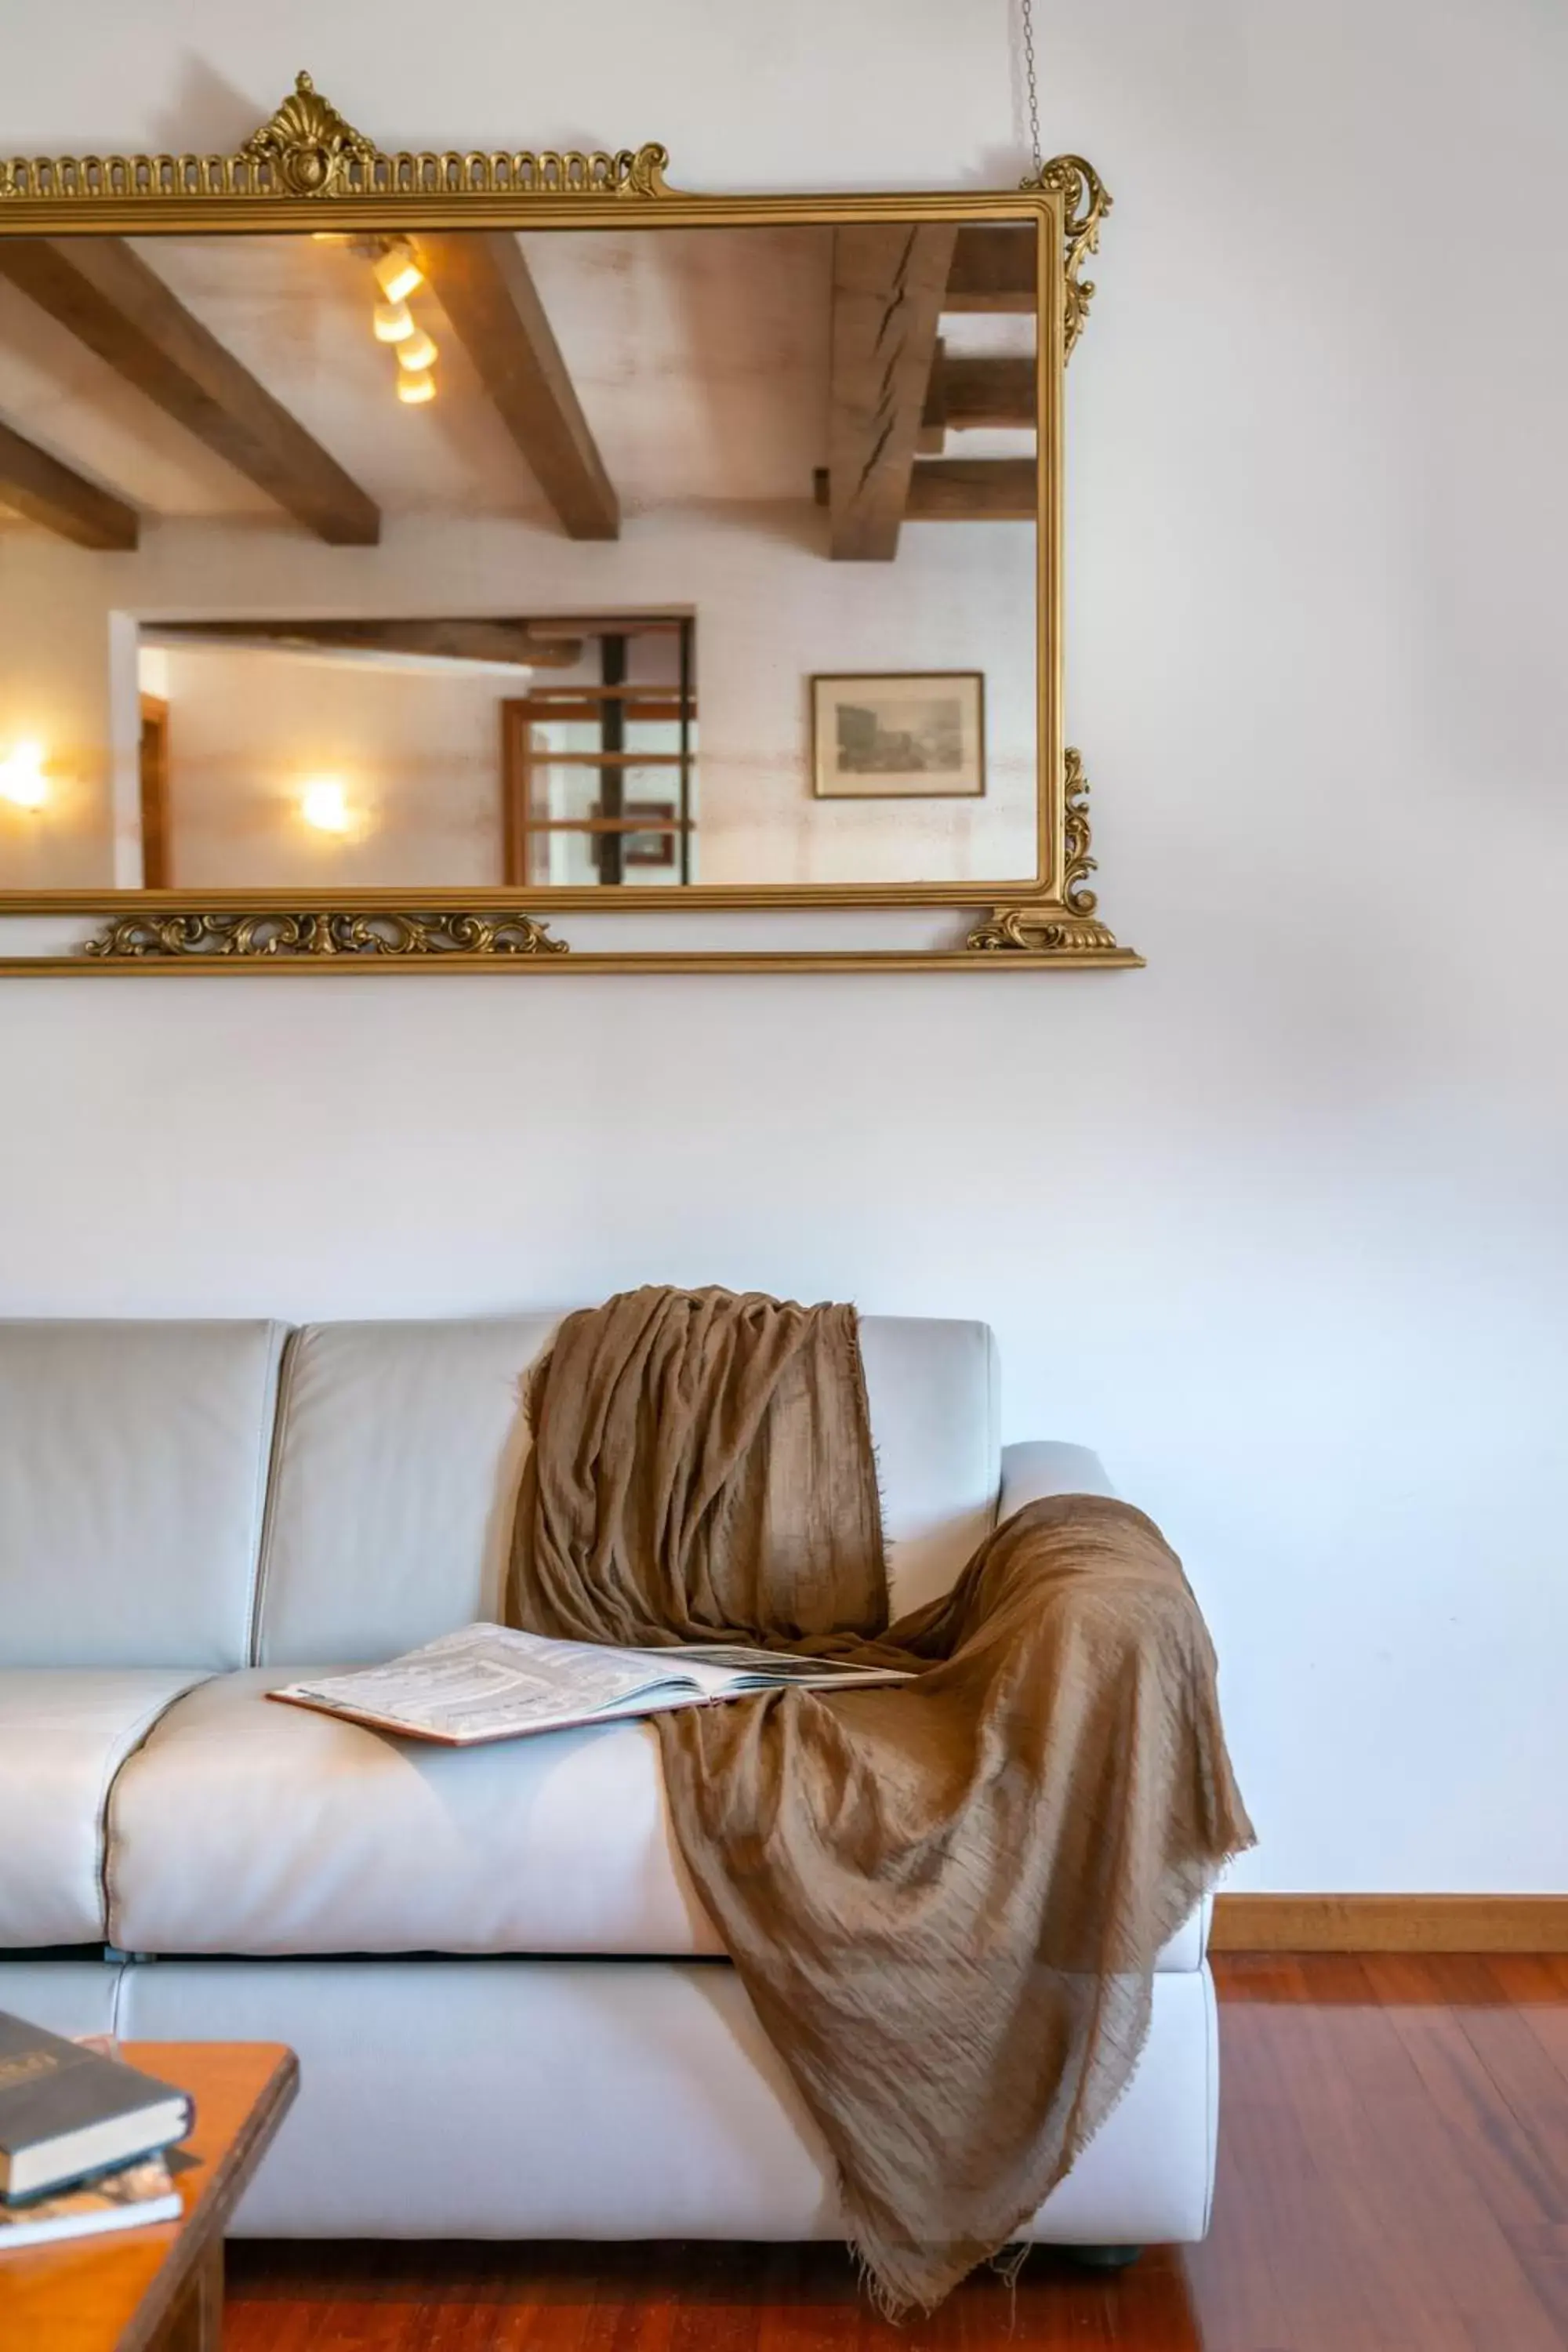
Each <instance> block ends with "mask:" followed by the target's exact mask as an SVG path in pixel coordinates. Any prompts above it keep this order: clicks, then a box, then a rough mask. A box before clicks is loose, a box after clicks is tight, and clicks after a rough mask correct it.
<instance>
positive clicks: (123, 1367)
mask: <svg viewBox="0 0 1568 2352" xmlns="http://www.w3.org/2000/svg"><path fill="white" fill-rule="evenodd" d="M283 1338H284V1327H283V1326H282V1325H281V1324H278V1323H151V1322H148V1323H143V1322H114V1323H108V1322H106V1323H77V1322H64V1321H61V1322H0V1665H5V1666H63V1665H69V1666H205V1667H212V1668H222V1667H231V1666H238V1665H243V1664H245V1662H246V1658H247V1654H248V1650H249V1643H250V1631H251V1611H252V1604H253V1601H254V1599H255V1587H256V1568H257V1559H258V1552H259V1549H260V1536H261V1524H262V1514H263V1507H264V1504H265V1499H266V1493H267V1471H268V1455H269V1453H270V1450H271V1444H272V1427H273V1413H274V1407H275V1403H276V1398H277V1383H278V1364H279V1355H280V1352H281V1349H282V1342H283Z"/></svg>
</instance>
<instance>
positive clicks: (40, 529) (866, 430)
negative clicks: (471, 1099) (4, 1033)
mask: <svg viewBox="0 0 1568 2352" xmlns="http://www.w3.org/2000/svg"><path fill="white" fill-rule="evenodd" d="M1036 276H1037V271H1036V243H1035V230H1034V228H1033V226H1030V225H1027V224H1024V223H1019V224H1012V223H1005V222H1003V223H998V222H996V221H995V220H994V219H992V220H990V221H987V222H984V223H981V222H974V223H970V224H967V225H963V224H960V225H956V226H954V225H942V224H931V223H930V222H921V223H914V222H908V221H906V222H900V221H897V220H891V221H878V222H876V223H874V224H870V225H858V226H856V225H841V226H837V227H835V226H826V225H821V226H819V225H815V224H814V225H810V226H718V227H712V228H699V229H692V228H680V229H661V228H658V227H653V226H636V227H630V226H614V225H612V226H607V227H605V228H604V229H593V230H563V231H539V230H530V231H527V232H523V233H518V234H514V233H512V232H510V231H495V230H488V229H487V230H463V231H450V232H443V233H441V234H438V235H435V234H433V235H430V236H384V237H378V236H341V235H337V234H334V233H329V234H326V235H315V236H312V235H304V234H301V235H298V236H272V235H265V236H226V235H225V236H147V237H135V238H129V239H127V238H118V237H101V236H89V237H69V238H58V239H46V238H39V237H0V893H3V892H5V891H7V890H10V891H29V892H32V891H40V890H51V889H58V890H62V891H66V890H81V889H84V888H91V889H95V890H96V889H100V888H101V889H104V890H105V891H113V890H117V889H126V890H131V889H136V888H139V887H164V888H174V889H180V890H186V889H188V890H193V891H197V890H207V889H220V888H221V889H257V890H261V889H267V888H270V887H274V886H277V887H286V888H300V887H310V888H327V889H330V888H336V887H339V886H340V885H341V886H343V887H349V888H353V889H362V888H363V889H374V888H396V889H408V890H411V891H413V890H417V889H418V888H420V887H431V888H437V887H439V888H469V887H471V888H474V889H493V888H498V887H505V886H511V887H525V888H527V889H529V890H530V891H531V892H537V891H541V890H548V889H550V888H552V887H555V888H559V887H571V888H574V889H578V890H583V889H598V888H606V889H615V888H621V889H626V888H633V887H659V888H668V889H672V890H679V889H681V888H682V887H692V886H697V887H701V886H711V885H729V886H740V887H756V886H770V887H800V886H806V885H810V886H821V885H840V886H852V887H853V886H864V885H868V884H908V883H926V884H932V885H940V884H943V883H949V882H963V883H971V882H982V881H990V880H993V879H995V880H1004V881H1014V882H1018V881H1024V880H1026V879H1028V878H1030V877H1034V875H1035V874H1036V872H1037V834H1038V805H1039V786H1038V764H1037V696H1038V675H1037V668H1038V646H1039V613H1038V608H1037V522H1036V515H1037V497H1038V464H1039V458H1038V448H1037V433H1036V429H1035V418H1036V414H1037V394H1036V349H1037V319H1036V307H1037V300H1036Z"/></svg>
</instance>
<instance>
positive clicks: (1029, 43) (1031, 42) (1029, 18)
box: [1019, 0, 1045, 179]
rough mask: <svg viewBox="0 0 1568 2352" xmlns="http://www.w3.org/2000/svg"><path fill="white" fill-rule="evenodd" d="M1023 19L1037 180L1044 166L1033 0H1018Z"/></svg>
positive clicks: (1030, 144)
mask: <svg viewBox="0 0 1568 2352" xmlns="http://www.w3.org/2000/svg"><path fill="white" fill-rule="evenodd" d="M1019 5H1020V8H1021V11H1022V14H1023V20H1024V79H1025V81H1026V85H1027V88H1028V93H1029V147H1030V152H1032V154H1033V155H1034V158H1035V177H1036V179H1038V178H1039V176H1040V173H1041V172H1042V171H1043V170H1044V168H1045V166H1044V163H1043V162H1042V160H1041V156H1040V92H1039V86H1038V84H1037V81H1036V79H1035V0H1019Z"/></svg>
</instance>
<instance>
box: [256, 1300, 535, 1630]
mask: <svg viewBox="0 0 1568 2352" xmlns="http://www.w3.org/2000/svg"><path fill="white" fill-rule="evenodd" d="M559 1320H560V1318H559V1317H558V1316H555V1315H505V1316H496V1317H493V1318H479V1317H475V1318H466V1319H464V1320H463V1321H461V1322H419V1323H313V1324H310V1325H308V1326H307V1327H306V1328H305V1329H303V1330H302V1331H298V1332H296V1333H295V1335H294V1338H293V1339H292V1341H291V1342H290V1345H289V1355H288V1360H287V1361H286V1363H285V1365H284V1369H283V1386H282V1395H281V1400H280V1402H279V1430H278V1450H277V1457H276V1461H275V1464H274V1467H273V1481H272V1504H271V1508H270V1510H269V1512H268V1526H267V1538H266V1543H265V1548H264V1550H263V1555H262V1565H261V1602H260V1609H259V1611H258V1621H257V1628H258V1638H257V1649H256V1658H257V1663H258V1665H323V1664H350V1663H358V1662H360V1661H362V1660H365V1661H368V1660H373V1659H376V1658H390V1657H393V1656H395V1654H397V1652H398V1651H399V1650H409V1649H413V1648H414V1647H415V1646H416V1644H417V1643H420V1642H429V1641H433V1640H434V1639H435V1637H436V1635H437V1633H449V1632H450V1631H451V1630H452V1628H453V1626H455V1625H465V1624H468V1623H469V1622H472V1621H473V1620H474V1619H476V1618H494V1617H496V1616H498V1615H499V1614H500V1607H501V1593H502V1586H503V1581H504V1578H505V1571H506V1559H507V1554H508V1550H509V1549H510V1542H511V1521H512V1511H513V1507H514V1505H515V1503H516V1500H517V1487H518V1480H519V1478H520V1477H521V1473H522V1461H523V1454H524V1452H525V1449H526V1447H527V1444H528V1433H527V1426H526V1423H525V1422H524V1420H523V1388H524V1382H525V1379H526V1376H527V1373H528V1370H529V1367H530V1366H531V1364H532V1363H533V1362H534V1361H535V1360H536V1359H537V1358H538V1357H539V1356H540V1354H541V1353H542V1350H543V1349H545V1347H546V1346H547V1345H548V1344H549V1341H550V1338H551V1334H552V1332H553V1331H554V1329H555V1326H556V1324H557V1323H558V1321H559Z"/></svg>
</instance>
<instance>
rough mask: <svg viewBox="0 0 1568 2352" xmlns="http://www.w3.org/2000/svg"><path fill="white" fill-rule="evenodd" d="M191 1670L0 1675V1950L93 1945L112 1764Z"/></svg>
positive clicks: (98, 1935) (194, 1670) (98, 1929)
mask: <svg viewBox="0 0 1568 2352" xmlns="http://www.w3.org/2000/svg"><path fill="white" fill-rule="evenodd" d="M200 1678H201V1669H200V1668H199V1667H185V1668H177V1667H164V1668H162V1669H160V1668H157V1667H118V1668H117V1667H82V1668H78V1667H72V1666H11V1667H3V1668H0V1948H5V1949H8V1950H12V1951H16V1950H18V1949H21V1950H26V1948H28V1947H29V1946H32V1947H37V1946H39V1945H44V1944H93V1943H101V1942H102V1940H103V1938H104V1937H105V1935H106V1933H107V1923H106V1919H105V1906H104V1852H103V1835H104V1811H105V1808H106V1805H107V1803H108V1799H109V1792H110V1785H111V1784H112V1782H113V1780H114V1775H115V1772H116V1770H117V1769H118V1768H119V1767H120V1765H121V1763H122V1762H123V1761H124V1759H125V1758H126V1757H127V1756H129V1755H130V1754H131V1753H132V1749H134V1748H136V1746H137V1745H138V1743H139V1742H140V1741H141V1740H142V1739H143V1738H145V1737H146V1734H147V1733H148V1731H149V1730H150V1729H151V1728H152V1727H153V1724H155V1723H156V1722H157V1720H158V1717H160V1716H161V1715H162V1714H163V1710H164V1708H165V1707H166V1706H168V1705H169V1704H170V1702H171V1701H172V1700H174V1699H175V1698H177V1697H178V1696H179V1695H180V1693H181V1692H182V1691H184V1690H188V1689H189V1688H190V1686H191V1685H192V1684H193V1683H194V1682H197V1681H199V1680H200Z"/></svg>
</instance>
